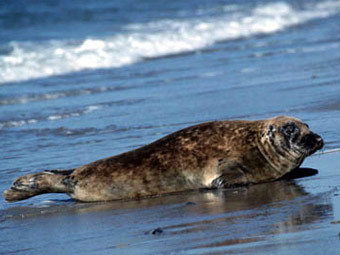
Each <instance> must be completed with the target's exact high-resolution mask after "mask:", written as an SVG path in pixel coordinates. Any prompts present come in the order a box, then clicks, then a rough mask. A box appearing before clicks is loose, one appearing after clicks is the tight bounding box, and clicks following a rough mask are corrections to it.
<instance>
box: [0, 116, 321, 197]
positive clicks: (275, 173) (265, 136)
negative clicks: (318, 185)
mask: <svg viewBox="0 0 340 255" xmlns="http://www.w3.org/2000/svg"><path fill="white" fill-rule="evenodd" d="M322 147H323V140H322V138H321V137H320V136H319V135H317V134H315V133H313V132H312V131H310V129H309V127H308V125H307V124H305V123H303V122H302V121H301V120H299V119H296V118H293V117H288V116H278V117H274V118H270V119H266V120H255V121H246V120H231V121H212V122H207V123H202V124H198V125H195V126H191V127H188V128H184V129H182V130H179V131H177V132H175V133H172V134H170V135H168V136H165V137H164V138H162V139H160V140H157V141H155V142H153V143H151V144H149V145H146V146H143V147H141V148H138V149H136V150H132V151H129V152H125V153H122V154H119V155H116V156H113V157H109V158H105V159H101V160H98V161H95V162H92V163H89V164H86V165H83V166H80V167H77V168H75V169H70V170H52V171H44V172H40V173H35V174H27V175H24V176H21V177H19V178H18V179H16V180H15V182H14V183H13V185H12V187H11V188H10V189H9V190H6V191H5V192H4V197H5V199H6V200H7V201H18V200H23V199H26V198H29V197H32V196H36V195H39V194H44V193H67V194H68V195H70V196H71V197H72V198H74V199H76V200H80V201H109V200H119V199H132V198H141V197H147V196H154V195H160V194H168V193H174V192H180V191H186V190H194V189H201V188H226V187H233V186H238V185H246V184H255V183H263V182H269V181H274V180H277V179H279V178H280V177H282V176H283V175H285V174H286V173H288V172H290V171H292V170H293V169H296V168H297V167H299V166H300V165H301V164H302V162H303V160H304V159H305V158H306V157H307V156H309V155H311V154H313V153H314V152H316V151H317V150H319V149H321V148H322Z"/></svg>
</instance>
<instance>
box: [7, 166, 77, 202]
mask: <svg viewBox="0 0 340 255" xmlns="http://www.w3.org/2000/svg"><path fill="white" fill-rule="evenodd" d="M72 172H73V170H63V171H57V170H53V171H44V172H41V173H36V174H27V175H23V176H21V177H19V178H18V179H16V180H15V181H14V183H13V185H12V187H11V188H10V189H9V190H5V191H4V193H3V195H4V198H5V199H6V200H7V201H8V202H15V201H20V200H24V199H27V198H30V197H33V196H37V195H40V194H45V193H70V192H71V191H70V190H69V186H68V185H65V182H64V179H65V178H68V176H69V175H70V174H71V173H72Z"/></svg>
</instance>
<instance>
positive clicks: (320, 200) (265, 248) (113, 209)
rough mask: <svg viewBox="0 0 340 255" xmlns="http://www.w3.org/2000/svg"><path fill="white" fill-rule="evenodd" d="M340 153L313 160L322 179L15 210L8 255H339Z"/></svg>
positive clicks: (6, 220) (5, 246) (9, 219)
mask: <svg viewBox="0 0 340 255" xmlns="http://www.w3.org/2000/svg"><path fill="white" fill-rule="evenodd" d="M339 156H340V153H339V152H334V153H327V154H323V155H316V156H312V157H310V158H309V159H307V160H306V162H305V163H304V165H303V166H305V167H311V168H314V169H318V170H319V173H318V174H316V175H313V176H310V177H304V178H299V179H294V180H281V181H276V182H273V183H267V184H260V185H253V186H250V187H243V188H236V189H229V190H211V191H194V192H187V193H183V194H178V195H171V196H164V197H157V198H151V199H144V200H140V201H125V202H122V201H121V202H111V203H75V202H74V201H68V200H65V202H64V203H61V202H60V201H59V203H58V204H57V205H55V206H53V205H52V206H51V205H47V206H46V207H43V206H40V207H37V206H36V207H20V206H17V207H11V208H9V209H7V210H6V211H5V213H4V215H2V216H1V221H2V223H1V229H0V231H1V242H0V245H1V246H2V249H1V250H2V254H37V253H39V254H61V253H64V252H66V253H67V254H75V253H78V254H79V253H80V254H154V253H155V252H157V254H305V251H306V250H308V254H336V251H337V250H338V249H339V248H340V238H339V234H340V222H339V221H340V191H339V190H338V183H339V182H340V174H339V173H338V171H337V169H338V168H339Z"/></svg>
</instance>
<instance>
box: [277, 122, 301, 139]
mask: <svg viewBox="0 0 340 255" xmlns="http://www.w3.org/2000/svg"><path fill="white" fill-rule="evenodd" d="M281 131H282V133H283V134H284V135H285V136H286V137H287V138H297V137H298V136H299V133H300V129H299V128H298V127H297V126H296V124H295V123H287V124H286V125H284V126H283V127H282V130H281Z"/></svg>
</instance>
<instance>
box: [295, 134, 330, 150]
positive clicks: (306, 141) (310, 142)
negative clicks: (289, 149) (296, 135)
mask: <svg viewBox="0 0 340 255" xmlns="http://www.w3.org/2000/svg"><path fill="white" fill-rule="evenodd" d="M300 144H301V146H302V147H303V148H304V150H305V151H306V154H307V156H309V155H312V154H313V153H315V152H316V151H318V150H320V149H322V147H323V145H324V143H323V139H322V138H321V136H319V135H318V134H315V133H313V132H310V133H308V134H306V135H305V136H304V137H302V139H301V141H300Z"/></svg>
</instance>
